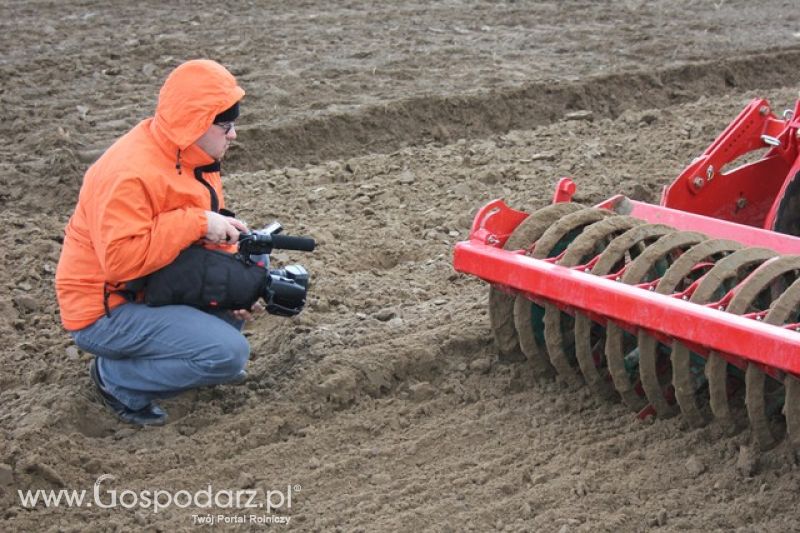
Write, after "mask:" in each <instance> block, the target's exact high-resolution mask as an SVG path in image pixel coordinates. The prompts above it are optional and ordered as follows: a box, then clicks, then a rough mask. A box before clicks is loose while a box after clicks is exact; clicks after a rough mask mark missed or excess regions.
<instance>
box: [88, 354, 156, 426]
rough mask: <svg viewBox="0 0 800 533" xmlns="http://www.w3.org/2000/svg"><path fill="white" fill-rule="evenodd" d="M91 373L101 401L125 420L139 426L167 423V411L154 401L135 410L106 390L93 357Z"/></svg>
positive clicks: (90, 366)
mask: <svg viewBox="0 0 800 533" xmlns="http://www.w3.org/2000/svg"><path fill="white" fill-rule="evenodd" d="M89 375H90V376H91V377H92V382H93V383H94V386H95V389H96V390H97V396H98V397H99V398H100V401H101V402H103V405H105V406H106V407H108V408H109V409H110V410H111V412H113V413H114V414H115V415H117V418H119V419H120V420H122V421H123V422H127V423H129V424H135V425H137V426H163V425H164V424H165V423H166V421H167V413H166V411H164V410H163V409H162V408H161V407H159V406H158V405H156V404H154V403H150V405H148V406H147V407H144V408H142V409H139V410H134V409H131V408H130V407H128V406H127V405H125V404H124V403H122V402H121V401H119V400H117V399H116V398H114V396H112V395H111V393H110V392H108V391H107V390H106V388H105V386H104V385H103V381H102V380H101V379H100V372H99V371H98V370H97V360H96V359H92V362H91V364H90V365H89Z"/></svg>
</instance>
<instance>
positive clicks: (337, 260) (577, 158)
mask: <svg viewBox="0 0 800 533" xmlns="http://www.w3.org/2000/svg"><path fill="white" fill-rule="evenodd" d="M109 4H111V5H109ZM796 8H797V6H796V5H795V3H794V2H792V1H789V0H785V1H782V0H764V1H762V2H758V3H753V2H748V1H746V0H729V1H726V0H717V1H711V0H709V1H697V0H665V1H662V2H648V1H645V0H629V1H618V2H590V1H563V2H562V1H543V2H536V3H527V2H513V1H508V2H487V1H455V0H454V1H445V2H435V3H432V4H431V3H428V2H413V1H403V2H397V3H393V2H389V3H386V4H384V5H363V4H360V3H354V2H336V3H331V2H321V1H319V0H309V1H304V2H286V3H261V2H248V3H246V4H245V3H242V5H233V6H228V5H223V4H221V3H214V2H206V1H201V2H192V3H161V2H121V1H119V2H111V3H103V4H101V3H93V2H77V1H73V2H46V1H28V2H10V1H4V2H3V3H2V6H1V7H0V28H2V30H3V31H1V32H0V50H2V54H0V81H2V84H0V103H1V104H2V120H0V135H1V136H2V139H3V142H2V143H0V185H1V186H0V202H1V203H2V213H0V220H2V224H3V226H4V231H0V285H2V287H3V289H2V290H3V296H2V298H0V334H1V335H2V339H3V347H2V350H0V520H2V524H3V525H2V526H0V529H2V530H4V531H138V530H147V531H190V530H195V529H196V528H198V527H201V526H199V525H198V524H196V523H195V522H196V520H197V519H196V518H193V515H204V514H205V513H206V512H208V509H197V508H193V507H189V508H180V507H178V506H175V505H173V506H170V507H169V508H167V509H161V510H160V511H159V512H157V513H156V512H153V509H152V508H141V507H138V506H132V508H130V509H129V508H125V507H122V506H118V507H117V508H115V509H103V508H98V507H97V506H94V507H87V506H85V505H84V506H82V507H72V508H68V507H66V506H64V505H62V506H60V507H49V508H48V507H46V506H45V505H43V504H39V505H37V506H35V507H33V508H27V507H25V506H24V505H23V504H22V502H21V501H20V499H19V497H18V491H19V490H22V491H25V490H28V489H40V488H41V489H50V488H52V489H60V488H67V489H86V490H87V491H89V492H91V490H92V487H93V485H94V483H95V480H97V479H98V477H100V476H102V475H103V474H110V475H111V476H113V477H114V479H113V480H110V479H109V478H107V480H106V481H105V482H104V483H105V485H104V487H105V488H106V489H109V490H110V489H112V488H113V489H116V490H117V491H120V492H121V491H123V490H131V491H135V492H137V493H138V492H139V491H142V490H148V489H149V490H153V489H164V490H169V491H173V492H175V491H179V490H187V491H190V492H195V491H198V490H201V489H204V488H206V486H207V485H209V484H211V485H212V486H213V490H224V489H227V490H238V489H252V490H255V491H256V494H257V495H258V501H263V499H264V498H265V497H266V495H267V493H269V491H276V490H282V491H284V492H286V491H287V487H289V486H291V487H292V489H293V499H292V502H291V507H290V508H289V507H287V506H284V507H283V508H281V509H279V510H277V511H275V513H276V514H280V515H283V516H289V517H291V521H290V523H289V525H288V526H281V525H277V524H272V525H269V524H267V525H260V524H255V523H246V524H243V525H225V524H216V525H215V526H213V527H219V528H231V529H241V530H253V531H260V530H263V529H264V528H270V527H271V528H282V527H284V528H286V529H289V528H292V529H295V530H301V531H304V530H313V531H331V530H341V531H402V530H406V531H416V530H434V531H489V530H498V531H499V530H506V531H559V532H566V531H586V532H589V531H642V530H649V529H660V530H664V531H674V530H695V531H729V530H742V531H776V532H777V531H791V530H800V525H798V524H799V523H800V522H799V521H798V519H800V512H798V509H797V493H798V489H800V474H799V473H798V471H797V458H796V457H795V455H794V454H793V453H791V451H790V450H788V449H787V448H786V447H785V445H783V444H782V445H780V446H778V447H777V448H776V449H774V450H772V451H769V452H766V453H763V454H755V453H754V452H753V451H752V449H751V448H750V447H749V442H750V435H749V431H747V430H744V431H742V432H740V433H737V434H735V435H725V434H722V432H721V431H719V430H718V429H716V427H715V426H714V425H713V424H712V425H711V426H708V427H706V428H702V429H689V428H688V427H686V424H685V423H684V422H682V420H681V417H680V416H678V417H675V418H672V419H668V420H655V421H653V422H652V423H644V422H640V421H639V420H638V419H637V418H636V417H635V416H634V415H633V414H631V413H630V411H628V410H627V409H626V408H625V407H624V406H623V405H622V404H619V403H610V402H607V401H605V400H602V399H600V398H597V397H594V396H593V395H592V394H590V392H589V390H588V389H587V388H586V387H582V388H577V389H574V388H569V387H567V386H565V385H564V384H562V383H560V382H556V381H546V380H545V381H537V380H536V379H535V378H534V377H533V375H532V372H531V370H530V369H529V367H528V365H527V363H525V362H514V361H504V360H500V358H499V357H498V351H497V348H496V347H495V345H494V341H493V339H492V335H491V331H490V329H489V321H488V316H487V300H488V298H487V295H488V293H487V287H486V286H485V284H483V283H482V282H480V281H478V280H475V279H471V278H468V277H466V276H462V275H460V274H457V273H455V272H454V271H453V269H452V266H451V254H452V248H453V245H454V244H455V243H456V242H457V241H459V240H463V239H465V238H466V237H467V235H468V231H469V227H470V224H471V222H472V217H473V215H474V213H475V212H476V210H477V209H478V208H479V207H481V206H482V205H483V204H485V203H486V202H487V201H489V200H491V199H494V198H504V199H505V200H506V202H507V203H508V204H509V205H511V206H513V207H515V208H517V209H522V210H526V211H531V210H534V209H537V208H540V207H542V206H544V205H547V204H548V203H549V201H550V197H551V196H552V191H553V186H554V184H555V182H556V180H557V179H558V178H559V177H561V176H574V177H575V179H576V182H577V183H578V188H579V189H578V195H577V198H576V199H577V200H578V201H581V202H583V203H587V204H591V203H595V202H598V201H601V200H603V199H605V198H608V197H610V196H612V195H614V194H619V193H622V194H626V195H628V196H630V197H632V198H635V199H639V200H646V201H650V202H658V198H659V196H658V195H659V193H660V189H661V188H662V187H663V186H664V185H665V184H667V183H669V182H670V181H671V180H672V179H673V178H674V177H675V176H677V175H678V173H679V172H680V171H681V169H682V168H683V166H684V165H686V164H687V163H688V162H689V161H691V160H692V158H694V157H695V156H697V155H698V154H700V153H701V152H702V151H703V150H704V149H705V148H706V146H707V145H708V144H709V143H710V142H711V141H712V140H713V139H714V138H715V136H716V135H717V134H718V133H719V132H720V131H721V130H722V129H723V128H724V127H725V126H726V125H727V124H728V122H729V121H730V120H731V119H732V118H733V117H735V116H736V114H737V113H738V112H739V111H740V110H741V109H742V108H743V107H744V105H746V103H747V102H748V101H749V100H750V99H752V98H755V97H767V98H769V99H770V101H771V102H772V103H773V105H774V107H775V109H777V110H778V111H780V110H782V109H783V108H785V107H792V106H793V105H794V100H795V99H796V98H797V94H798V92H797V91H798V81H800V33H798V32H800V13H798V11H797V9H796ZM195 57H210V58H213V59H216V60H218V61H220V62H221V63H223V64H225V65H227V66H228V67H229V68H230V69H231V70H232V71H233V72H234V74H236V75H237V77H238V78H239V79H240V83H241V84H242V85H243V87H244V88H245V90H246V91H247V97H246V99H245V101H244V103H243V114H242V117H241V119H240V122H241V123H242V126H241V128H240V131H239V139H238V142H237V144H236V146H235V147H234V149H233V150H232V152H231V154H230V157H229V158H228V160H227V161H226V165H225V168H226V170H227V176H226V180H227V181H226V195H227V198H228V203H229V204H230V205H231V206H232V207H233V208H234V209H235V210H236V212H237V214H238V215H240V216H241V217H242V218H243V219H245V220H246V221H248V222H249V223H250V224H251V225H253V226H258V225H260V224H262V223H267V222H269V221H271V220H273V219H278V220H280V221H282V222H283V224H284V225H285V226H286V228H287V232H288V233H292V234H303V235H310V236H313V237H315V238H316V239H317V240H318V243H319V246H318V249H317V250H316V251H315V252H314V253H313V254H310V255H303V254H299V253H292V254H288V253H278V254H276V255H275V258H276V260H277V261H278V262H279V263H288V262H300V263H302V264H304V265H305V266H306V267H308V268H309V270H310V271H311V272H312V275H313V286H312V288H311V291H310V294H311V296H310V301H309V304H308V307H307V309H306V311H305V312H304V313H303V314H302V315H300V316H299V317H297V318H295V319H291V320H287V319H279V318H276V317H270V316H265V317H262V318H259V319H258V320H256V321H255V322H253V323H251V324H250V325H249V326H248V329H247V335H248V336H249V339H250V341H251V344H252V361H251V362H250V364H249V367H248V373H249V374H248V379H247V381H246V382H245V383H244V384H242V385H238V386H222V387H216V388H212V389H204V390H199V391H195V392H192V393H188V394H185V395H183V396H182V397H179V398H177V399H175V400H172V401H169V402H165V407H166V408H167V410H168V411H169V413H170V422H169V423H168V424H167V425H166V426H165V427H163V428H158V429H135V428H132V427H129V426H126V425H123V424H121V423H119V422H117V421H116V420H115V419H113V418H112V417H111V416H110V415H109V414H108V413H107V412H106V411H105V410H104V409H103V408H102V407H101V406H100V405H99V404H98V402H97V400H96V399H95V398H94V396H93V394H92V391H91V388H90V382H89V378H88V373H87V364H88V362H89V360H90V358H91V356H90V355H89V354H86V353H83V352H81V351H79V350H78V349H77V348H76V347H74V346H73V344H72V343H71V340H70V338H69V336H68V335H67V334H66V333H65V332H64V331H63V330H62V329H61V327H60V325H59V317H58V309H57V305H56V303H55V296H54V290H53V273H54V269H55V265H56V262H57V260H58V256H59V251H60V243H61V239H62V235H63V227H64V225H65V224H66V221H67V220H68V218H69V216H70V214H71V210H72V208H73V206H74V203H75V201H76V198H77V193H78V190H79V187H80V182H81V178H82V175H83V172H84V171H85V169H86V168H87V167H88V165H89V164H91V162H92V161H93V160H94V159H95V158H96V157H97V156H98V155H99V154H100V153H102V151H103V150H104V149H105V148H106V147H107V146H108V145H110V144H111V142H113V140H114V139H115V138H116V137H117V136H118V135H120V134H122V133H124V132H125V131H126V130H127V129H128V128H129V127H131V126H132V125H133V124H135V123H136V122H138V121H139V120H141V119H143V118H145V117H147V116H148V115H150V114H151V113H152V110H153V108H154V105H155V98H156V95H157V91H158V88H159V86H160V84H161V82H162V81H163V79H164V77H165V76H166V74H167V73H168V72H169V70H170V69H172V68H173V67H174V66H176V65H177V64H179V63H180V62H181V61H183V60H185V59H190V58H195ZM237 127H238V126H237ZM212 514H214V515H216V514H224V515H227V516H234V517H235V516H238V515H248V514H251V513H247V512H244V511H241V512H239V511H238V510H236V509H212ZM257 514H259V515H262V514H264V513H261V512H259V513H257Z"/></svg>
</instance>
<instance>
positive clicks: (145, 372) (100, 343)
mask: <svg viewBox="0 0 800 533" xmlns="http://www.w3.org/2000/svg"><path fill="white" fill-rule="evenodd" d="M242 325H243V322H242V321H241V320H236V319H235V318H233V316H232V315H230V313H228V312H227V311H218V312H214V313H207V312H205V311H200V310H198V309H195V308H193V307H189V306H185V305H167V306H163V307H148V306H146V305H144V304H138V303H127V304H123V305H121V306H119V307H116V308H114V309H112V310H111V317H110V318H109V317H107V316H103V317H101V318H100V319H98V320H97V321H96V322H95V323H94V324H92V325H90V326H87V327H85V328H84V329H81V330H78V331H73V332H70V333H71V334H72V337H73V339H74V340H75V344H77V345H78V347H80V348H81V349H82V350H84V351H86V352H89V353H92V354H94V355H96V356H97V365H98V370H99V372H100V378H101V379H102V380H103V383H104V384H105V386H106V388H107V390H108V392H110V393H111V394H112V395H113V396H114V397H116V398H117V399H118V400H119V401H121V402H122V403H124V404H125V405H127V406H128V407H130V408H131V409H141V408H144V407H146V406H147V405H148V404H149V403H150V402H151V401H152V400H155V399H158V398H167V397H170V396H175V395H176V394H179V393H181V392H183V391H186V390H188V389H192V388H194V387H200V386H205V385H217V384H220V383H226V382H228V381H231V380H233V379H236V378H237V377H238V376H239V375H240V374H241V372H242V371H243V370H244V367H245V365H246V364H247V360H248V359H249V357H250V345H249V344H248V342H247V339H245V337H244V335H242V333H241V328H242Z"/></svg>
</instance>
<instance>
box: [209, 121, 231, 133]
mask: <svg viewBox="0 0 800 533" xmlns="http://www.w3.org/2000/svg"><path fill="white" fill-rule="evenodd" d="M214 125H215V126H219V127H220V128H222V131H224V132H225V135H227V134H228V133H230V131H231V130H232V129H233V126H234V124H233V121H231V122H215V123H214Z"/></svg>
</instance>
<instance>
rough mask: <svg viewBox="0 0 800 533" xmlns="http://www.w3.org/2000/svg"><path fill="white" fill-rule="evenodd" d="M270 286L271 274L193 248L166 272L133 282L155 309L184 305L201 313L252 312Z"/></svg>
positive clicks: (235, 257)
mask: <svg viewBox="0 0 800 533" xmlns="http://www.w3.org/2000/svg"><path fill="white" fill-rule="evenodd" d="M269 283H270V276H269V274H268V272H267V270H266V269H265V268H263V267H261V266H258V265H255V264H248V263H245V262H244V261H243V260H242V259H241V258H240V257H239V256H238V255H236V254H230V253H226V252H221V251H218V250H209V249H207V248H203V247H202V246H190V247H189V248H187V249H185V250H183V251H182V252H181V253H180V254H179V255H178V257H177V258H176V259H175V260H174V261H173V262H172V263H170V264H169V265H167V266H165V267H164V268H162V269H160V270H157V271H155V272H153V273H152V274H149V275H148V276H146V277H144V278H141V279H138V280H135V281H133V282H129V283H127V284H126V286H125V288H126V290H129V291H130V290H133V291H139V290H143V291H144V303H146V304H147V305H151V306H161V305H173V304H182V305H190V306H192V307H197V308H200V309H250V308H251V307H252V306H253V304H254V303H255V302H256V301H257V300H258V299H259V298H260V297H262V296H264V294H265V293H266V289H267V287H268V285H269Z"/></svg>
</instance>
